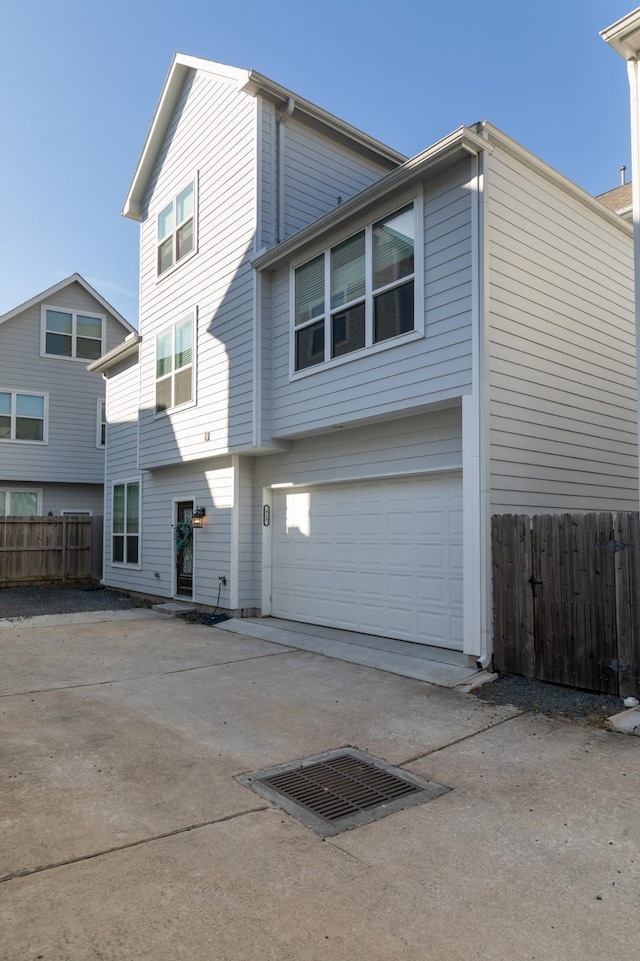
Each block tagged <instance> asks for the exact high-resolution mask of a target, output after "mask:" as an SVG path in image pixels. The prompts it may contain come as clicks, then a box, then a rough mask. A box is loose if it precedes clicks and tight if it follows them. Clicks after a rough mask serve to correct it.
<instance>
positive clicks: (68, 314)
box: [41, 307, 105, 361]
mask: <svg viewBox="0 0 640 961" xmlns="http://www.w3.org/2000/svg"><path fill="white" fill-rule="evenodd" d="M104 325H105V318H104V316H103V315H101V314H90V313H87V314H84V313H81V312H79V311H74V310H59V309H58V308H57V307H43V308H42V344H41V353H42V356H43V357H65V358H69V359H71V360H84V361H87V360H97V359H98V357H100V355H101V354H102V353H103V345H104Z"/></svg>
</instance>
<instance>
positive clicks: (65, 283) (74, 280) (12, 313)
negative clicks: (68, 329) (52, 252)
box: [0, 274, 135, 333]
mask: <svg viewBox="0 0 640 961" xmlns="http://www.w3.org/2000/svg"><path fill="white" fill-rule="evenodd" d="M70 284H79V285H80V286H81V287H84V289H85V290H86V291H87V293H88V294H90V295H91V296H92V297H93V298H94V300H97V301H98V303H99V304H100V305H101V306H102V307H103V308H104V309H105V310H106V311H107V313H109V314H111V316H112V317H115V319H116V320H117V321H118V323H119V324H122V326H123V327H124V328H125V329H126V330H128V331H129V332H130V333H135V328H134V327H132V326H131V324H130V323H129V322H128V321H127V320H125V319H124V317H123V316H122V314H120V313H118V311H117V310H116V309H115V307H112V306H111V304H110V303H109V301H107V300H105V299H104V297H103V296H102V295H101V294H99V293H98V291H97V290H95V289H94V288H93V287H92V286H91V284H89V283H87V281H86V280H85V279H84V277H81V276H80V274H71V276H70V277H65V279H64V280H61V281H60V282H59V283H57V284H54V285H53V287H47V289H46V290H43V291H41V292H40V293H39V294H36V296H35V297H31V299H30V300H26V301H25V302H24V303H23V304H19V305H18V306H17V307H14V308H13V309H12V310H9V311H7V313H6V314H2V316H1V317H0V324H4V322H5V321H6V320H11V318H12V317H17V315H18V314H21V313H22V312H23V311H24V310H29V308H30V307H34V306H35V305H36V304H39V303H41V302H42V301H43V300H47V299H48V298H49V297H52V296H53V294H57V293H58V292H59V291H61V290H64V289H65V287H69V286H70Z"/></svg>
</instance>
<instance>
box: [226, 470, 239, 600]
mask: <svg viewBox="0 0 640 961" xmlns="http://www.w3.org/2000/svg"><path fill="white" fill-rule="evenodd" d="M231 470H232V474H233V476H232V484H233V507H232V508H231V530H230V545H229V548H230V550H229V555H230V556H229V582H230V583H229V607H230V608H231V610H232V611H234V610H236V609H237V608H239V607H240V600H239V599H240V587H239V583H238V582H239V580H240V526H241V525H240V456H239V455H238V454H232V455H231Z"/></svg>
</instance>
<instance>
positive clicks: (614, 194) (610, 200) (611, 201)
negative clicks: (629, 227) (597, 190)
mask: <svg viewBox="0 0 640 961" xmlns="http://www.w3.org/2000/svg"><path fill="white" fill-rule="evenodd" d="M632 189H633V188H632V185H631V184H630V183H626V184H620V186H618V187H614V188H613V190H607V192H606V193H604V194H598V198H597V199H598V200H599V201H600V203H601V204H604V205H605V207H608V208H609V210H613V211H614V213H616V214H619V215H620V217H622V219H623V220H626V221H628V222H629V223H631V222H632V219H633V197H632Z"/></svg>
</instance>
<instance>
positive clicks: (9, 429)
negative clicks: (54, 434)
mask: <svg viewBox="0 0 640 961" xmlns="http://www.w3.org/2000/svg"><path fill="white" fill-rule="evenodd" d="M0 441H22V442H23V443H28V444H46V442H47V395H46V394H31V393H20V392H18V391H15V390H2V391H0Z"/></svg>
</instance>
